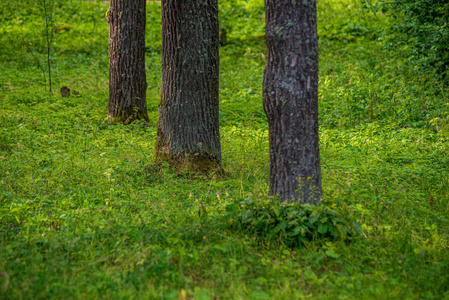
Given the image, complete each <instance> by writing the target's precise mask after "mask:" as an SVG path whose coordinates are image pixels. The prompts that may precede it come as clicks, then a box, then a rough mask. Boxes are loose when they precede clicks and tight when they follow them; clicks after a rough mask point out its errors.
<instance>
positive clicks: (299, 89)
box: [263, 0, 321, 203]
mask: <svg viewBox="0 0 449 300" xmlns="http://www.w3.org/2000/svg"><path fill="white" fill-rule="evenodd" d="M265 14H266V40H267V47H268V56H267V65H266V69H265V75H264V82H263V102H264V109H265V113H266V115H267V118H268V124H269V142H270V182H269V189H270V194H271V195H279V196H280V197H281V199H283V200H284V201H301V202H302V203H317V202H318V201H319V199H320V197H321V169H320V155H319V142H318V37H317V23H316V22H317V21H316V0H304V1H295V0H293V1H292V0H265Z"/></svg>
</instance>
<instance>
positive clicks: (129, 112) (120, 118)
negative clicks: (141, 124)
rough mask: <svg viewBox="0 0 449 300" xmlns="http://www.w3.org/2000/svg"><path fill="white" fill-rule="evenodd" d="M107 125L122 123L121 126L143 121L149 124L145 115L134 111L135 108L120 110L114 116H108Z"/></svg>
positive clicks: (136, 110)
mask: <svg viewBox="0 0 449 300" xmlns="http://www.w3.org/2000/svg"><path fill="white" fill-rule="evenodd" d="M108 119H109V124H111V125H114V124H118V123H122V124H123V125H127V124H130V123H132V122H134V121H136V120H145V121H146V122H147V123H148V122H149V120H150V119H149V118H148V115H147V113H145V112H143V111H142V110H140V109H136V108H135V107H128V108H124V109H122V110H121V111H120V112H118V113H117V114H116V115H111V114H109V116H108Z"/></svg>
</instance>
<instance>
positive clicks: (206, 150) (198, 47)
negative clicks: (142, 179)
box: [155, 0, 221, 171]
mask: <svg viewBox="0 0 449 300" xmlns="http://www.w3.org/2000/svg"><path fill="white" fill-rule="evenodd" d="M218 30H219V28H218V1H217V0H162V93H161V102H160V104H159V122H158V132H157V140H156V149H155V159H156V160H157V161H168V162H170V163H172V164H174V165H175V166H187V167H193V168H199V169H202V170H203V171H206V170H208V169H213V168H217V167H220V166H221V145H220V132H219V123H218V72H219V56H218V47H219V31H218Z"/></svg>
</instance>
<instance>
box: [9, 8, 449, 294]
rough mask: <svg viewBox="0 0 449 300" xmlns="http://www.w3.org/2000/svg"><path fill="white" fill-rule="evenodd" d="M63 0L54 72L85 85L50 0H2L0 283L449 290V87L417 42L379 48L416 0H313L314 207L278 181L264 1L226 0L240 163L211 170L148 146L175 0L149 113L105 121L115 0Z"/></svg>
mask: <svg viewBox="0 0 449 300" xmlns="http://www.w3.org/2000/svg"><path fill="white" fill-rule="evenodd" d="M415 2H416V3H418V2H417V1H415ZM415 2H413V1H410V2H407V1H405V2H404V1H403V2H402V3H404V6H403V8H404V7H406V6H407V5H409V4H410V5H412V3H415ZM421 2H422V3H431V1H427V2H425V1H421ZM51 3H52V5H53V6H52V10H51V13H52V22H51V24H52V26H51V32H52V33H53V34H54V36H53V40H52V43H51V47H52V54H51V64H52V68H53V80H54V82H53V84H54V86H55V90H56V91H57V90H59V88H60V87H62V86H68V87H69V88H70V89H71V90H72V91H73V90H76V91H78V92H79V93H80V94H79V95H74V96H72V97H70V98H61V96H60V95H59V93H57V92H54V93H53V94H50V93H48V92H47V90H48V88H46V86H45V83H44V76H43V72H42V69H44V71H46V63H45V60H46V47H45V35H44V33H45V19H44V18H45V16H44V15H43V12H42V6H41V2H39V1H32V0H20V1H13V0H5V1H1V3H0V44H1V45H2V49H1V50H0V298H5V299H16V298H17V299H18V298H25V299H36V298H95V299H97V298H131V297H134V298H142V299H148V298H157V299H160V298H165V299H176V298H177V299H190V298H194V299H213V298H223V299H230V298H231V299H233V298H236V299H239V298H243V299H267V298H275V299H297V298H312V297H320V298H331V299H335V298H337V297H338V298H396V299H403V298H436V299H441V298H445V297H446V298H447V297H449V284H448V282H449V272H448V269H449V255H448V250H449V243H448V240H449V196H448V195H449V184H448V180H449V141H448V138H449V106H448V101H447V95H448V92H449V91H448V88H447V81H445V80H443V79H442V76H435V71H434V70H435V68H433V67H432V68H421V67H419V68H417V67H416V66H417V64H411V63H410V62H411V61H412V62H415V61H418V60H420V59H426V58H425V56H421V54H422V53H421V52H419V51H421V50H419V48H416V47H418V46H419V45H420V43H418V42H417V44H416V45H417V46H416V47H415V46H414V44H413V43H408V44H407V45H408V46H409V47H408V48H407V47H404V46H401V47H396V48H388V49H389V51H386V50H382V48H385V45H386V40H387V38H388V37H389V35H390V34H391V31H388V30H387V29H388V28H395V26H396V27H398V28H399V27H400V26H402V25H401V24H404V23H401V22H405V21H404V20H406V18H409V17H410V16H412V15H407V14H406V10H405V9H404V11H403V13H402V14H399V16H398V17H397V18H396V19H394V18H390V17H389V16H388V12H385V13H382V11H381V10H378V11H377V13H375V14H374V13H371V12H369V11H367V10H366V9H364V7H363V5H366V3H365V4H364V3H361V2H359V1H356V0H322V1H318V22H319V37H320V39H319V42H320V90H319V98H320V103H319V105H320V126H321V127H320V143H321V161H322V171H323V189H324V200H325V201H324V202H323V203H322V205H320V206H317V207H310V206H301V205H297V204H292V205H282V204H280V203H279V202H277V201H276V199H272V198H269V197H267V196H266V193H267V190H268V187H267V182H268V169H269V168H268V144H267V141H268V136H267V135H268V133H267V129H268V128H267V123H266V118H265V115H264V112H263V108H262V95H261V90H262V87H261V84H262V76H263V69H264V66H265V63H266V55H265V51H266V46H265V43H264V39H263V34H264V31H263V27H264V13H263V1H261V0H232V1H231V0H229V1H224V0H221V1H220V18H221V22H222V23H221V26H222V28H223V29H226V30H227V43H226V44H225V45H222V46H221V49H220V56H221V57H220V59H221V67H220V68H221V69H220V72H221V74H220V80H221V82H220V122H221V135H222V147H223V167H224V169H225V175H220V174H210V175H208V176H205V177H199V178H198V177H195V176H194V175H192V174H189V172H188V170H186V171H184V172H176V171H175V170H172V169H170V168H169V166H166V165H165V166H159V165H154V164H153V163H152V153H153V147H154V138H155V136H156V132H155V124H156V122H157V105H158V103H159V96H160V85H161V81H160V80H161V79H160V78H161V75H160V53H161V24H160V17H161V16H160V15H161V9H160V3H158V2H156V1H150V2H148V5H147V31H146V51H147V60H146V68H147V80H148V94H147V99H148V108H149V116H150V123H151V124H150V125H151V126H146V125H145V124H142V123H138V122H137V123H134V124H131V125H129V126H122V125H116V126H108V123H107V120H106V117H107V99H108V57H107V53H108V52H107V51H108V50H107V42H108V41H107V38H108V32H107V30H108V27H107V23H106V20H105V13H106V11H107V9H108V5H107V3H106V2H104V1H81V0H67V1H52V2H51ZM373 5H374V4H373ZM442 7H443V9H447V6H442ZM434 8H435V6H434ZM435 10H438V8H435ZM385 14H387V15H385ZM396 14H398V13H396ZM47 17H48V16H47ZM410 18H411V17H410ZM441 18H442V19H444V18H445V15H444V16H443V14H442V17H441ZM438 22H440V21H438ZM419 24H421V23H419ZM419 24H418V23H417V25H416V27H415V28H419V26H421V25H419ZM429 24H431V23H430V21H429ZM432 24H433V23H432ZM444 24H445V23H444ZM444 24H443V25H441V24H440V25H438V24H437V26H440V29H441V31H440V30H438V32H442V33H444V32H446V31H444V30H447V27H445V26H446V25H444ZM423 26H424V25H423ZM429 26H430V25H429ZM432 26H433V25H432ZM429 28H430V27H429ZM443 29H444V30H443ZM397 32H398V33H399V31H397ZM438 34H440V33H438ZM400 35H401V36H402V37H405V38H407V37H408V36H413V35H410V34H407V35H406V33H405V32H402V31H401V33H400ZM423 37H428V38H432V35H430V34H427V33H423ZM413 39H414V41H418V40H417V39H418V37H414V38H413ZM437 44H438V45H439V42H438V43H437ZM437 44H432V43H431V42H430V41H429V42H427V43H426V47H427V46H430V45H437ZM430 47H433V46H430ZM435 47H437V46H435ZM437 50H438V49H437V48H435V49H433V48H432V49H431V52H429V53H431V54H429V57H434V58H435V57H437V55H440V54H444V51H442V50H441V51H440V52H438V51H437ZM410 51H412V52H410ZM413 51H414V52H413ZM424 52H425V51H424ZM411 53H412V54H413V55H414V56H410V54H411ZM437 53H440V54H437ZM423 57H424V58H423ZM411 59H412V60H411ZM432 59H433V58H432ZM434 61H436V62H437V64H438V60H434ZM37 62H39V65H40V66H41V67H42V69H40V68H38V67H37V66H38V64H37ZM429 62H430V60H429ZM429 66H432V65H431V64H429ZM435 67H436V68H437V69H438V65H435ZM438 70H439V69H438ZM438 72H440V71H437V74H442V73H441V72H440V73H438Z"/></svg>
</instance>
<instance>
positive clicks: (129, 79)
mask: <svg viewBox="0 0 449 300" xmlns="http://www.w3.org/2000/svg"><path fill="white" fill-rule="evenodd" d="M145 8H146V0H111V6H110V8H109V10H108V12H107V14H106V18H107V20H108V23H109V119H110V120H111V121H112V122H122V123H129V122H132V121H133V120H136V119H144V120H147V121H148V115H147V104H146V90H147V81H146V75H145V22H146V12H145Z"/></svg>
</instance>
